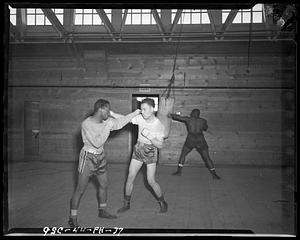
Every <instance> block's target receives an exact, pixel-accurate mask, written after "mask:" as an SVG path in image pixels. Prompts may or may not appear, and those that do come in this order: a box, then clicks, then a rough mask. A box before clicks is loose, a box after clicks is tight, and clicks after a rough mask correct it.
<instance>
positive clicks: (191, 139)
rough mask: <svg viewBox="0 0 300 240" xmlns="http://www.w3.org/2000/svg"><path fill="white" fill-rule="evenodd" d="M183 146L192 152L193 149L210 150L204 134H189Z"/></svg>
mask: <svg viewBox="0 0 300 240" xmlns="http://www.w3.org/2000/svg"><path fill="white" fill-rule="evenodd" d="M183 146H184V147H186V148H188V149H190V150H192V149H193V148H197V149H199V150H201V151H202V150H206V149H208V145H207V142H206V141H205V138H204V136H203V135H202V134H197V135H196V134H188V136H187V138H186V140H185V143H184V145H183Z"/></svg>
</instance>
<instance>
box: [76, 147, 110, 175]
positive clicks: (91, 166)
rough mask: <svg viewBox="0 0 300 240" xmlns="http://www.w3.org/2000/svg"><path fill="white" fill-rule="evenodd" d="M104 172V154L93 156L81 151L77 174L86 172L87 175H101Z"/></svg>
mask: <svg viewBox="0 0 300 240" xmlns="http://www.w3.org/2000/svg"><path fill="white" fill-rule="evenodd" d="M105 171H106V159H105V154H104V152H102V153H101V154H94V153H90V152H87V151H85V150H83V149H81V151H80V154H79V165H78V172H79V173H81V174H82V173H84V172H88V174H89V175H93V174H96V175H98V174H101V173H105Z"/></svg>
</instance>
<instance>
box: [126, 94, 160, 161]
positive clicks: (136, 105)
mask: <svg viewBox="0 0 300 240" xmlns="http://www.w3.org/2000/svg"><path fill="white" fill-rule="evenodd" d="M145 98H152V99H153V100H154V103H155V108H154V111H155V116H156V115H157V111H158V103H159V95H158V94H132V105H131V107H132V109H131V110H132V111H135V110H136V109H140V108H141V102H142V101H143V99H145ZM131 126H132V127H131V149H133V147H134V145H135V144H136V142H137V138H138V126H137V125H134V124H131ZM158 160H159V150H158Z"/></svg>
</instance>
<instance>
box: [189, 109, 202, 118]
mask: <svg viewBox="0 0 300 240" xmlns="http://www.w3.org/2000/svg"><path fill="white" fill-rule="evenodd" d="M191 116H192V117H199V116H200V110H199V109H196V108H195V109H193V110H192V112H191Z"/></svg>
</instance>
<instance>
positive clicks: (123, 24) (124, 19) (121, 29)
mask: <svg viewBox="0 0 300 240" xmlns="http://www.w3.org/2000/svg"><path fill="white" fill-rule="evenodd" d="M127 14H128V9H125V11H124V15H123V18H122V22H121V26H120V38H119V40H121V35H122V32H123V28H124V26H125V22H126V18H127Z"/></svg>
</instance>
